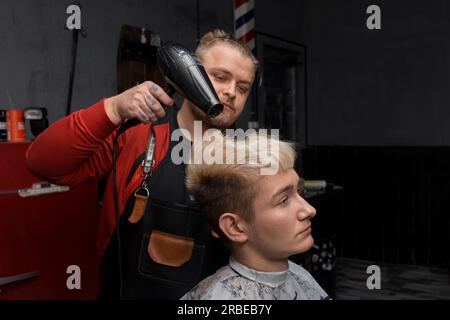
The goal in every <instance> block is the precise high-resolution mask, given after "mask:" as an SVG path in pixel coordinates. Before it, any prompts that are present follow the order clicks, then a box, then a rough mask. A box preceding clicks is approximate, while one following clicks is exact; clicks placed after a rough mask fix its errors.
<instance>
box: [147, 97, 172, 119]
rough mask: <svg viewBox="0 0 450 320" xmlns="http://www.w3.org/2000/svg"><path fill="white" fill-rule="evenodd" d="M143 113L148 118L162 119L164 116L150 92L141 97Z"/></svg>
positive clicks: (164, 113)
mask: <svg viewBox="0 0 450 320" xmlns="http://www.w3.org/2000/svg"><path fill="white" fill-rule="evenodd" d="M142 102H143V104H142V105H143V111H145V113H146V114H148V115H149V116H152V115H155V116H156V117H158V118H162V117H164V116H165V115H166V112H165V110H164V108H163V107H162V105H161V103H160V102H159V101H158V100H157V99H156V98H155V97H153V96H152V95H151V94H150V92H145V93H144V94H143V96H142Z"/></svg>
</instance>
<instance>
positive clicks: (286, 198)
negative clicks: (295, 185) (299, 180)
mask: <svg viewBox="0 0 450 320" xmlns="http://www.w3.org/2000/svg"><path fill="white" fill-rule="evenodd" d="M288 203H289V197H284V198H283V200H281V202H280V203H279V205H280V206H286V205H287V204H288Z"/></svg>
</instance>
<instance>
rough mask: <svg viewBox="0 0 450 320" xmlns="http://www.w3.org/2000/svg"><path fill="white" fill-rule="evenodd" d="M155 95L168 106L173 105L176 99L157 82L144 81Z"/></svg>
mask: <svg viewBox="0 0 450 320" xmlns="http://www.w3.org/2000/svg"><path fill="white" fill-rule="evenodd" d="M143 84H144V85H145V86H146V87H147V89H148V91H149V92H150V93H151V95H152V96H153V97H155V98H156V99H158V100H159V101H161V102H162V103H164V104H165V105H166V106H171V105H172V104H173V103H174V102H175V101H174V100H173V99H172V98H171V97H170V96H169V95H168V94H167V93H166V92H165V91H164V90H163V89H162V88H161V87H160V86H158V85H157V84H156V83H153V82H151V81H146V82H144V83H143Z"/></svg>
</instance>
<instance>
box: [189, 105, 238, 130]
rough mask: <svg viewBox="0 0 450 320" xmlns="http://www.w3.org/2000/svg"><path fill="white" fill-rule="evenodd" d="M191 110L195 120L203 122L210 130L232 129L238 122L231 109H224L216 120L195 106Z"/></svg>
mask: <svg viewBox="0 0 450 320" xmlns="http://www.w3.org/2000/svg"><path fill="white" fill-rule="evenodd" d="M191 110H192V113H193V114H194V117H195V119H197V120H201V121H202V122H203V123H204V124H206V126H207V127H208V128H216V129H219V130H222V131H223V130H225V129H227V128H229V127H231V126H232V125H233V124H234V122H235V121H236V118H235V113H234V111H231V110H230V109H224V110H223V112H222V113H221V114H219V115H218V116H217V117H215V118H210V117H208V116H207V115H206V114H205V113H204V112H203V111H201V110H200V109H199V108H197V107H196V106H194V105H192V107H191Z"/></svg>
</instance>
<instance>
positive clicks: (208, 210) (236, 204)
mask: <svg viewBox="0 0 450 320" xmlns="http://www.w3.org/2000/svg"><path fill="white" fill-rule="evenodd" d="M263 144H265V146H267V150H268V151H271V150H274V149H277V150H278V152H270V154H265V153H264V152H261V151H260V146H261V145H263ZM275 144H276V145H275ZM204 145H205V147H209V148H211V147H217V148H218V149H220V150H221V151H223V152H221V154H222V155H221V159H219V163H212V164H206V163H201V164H189V165H188V166H187V169H186V187H187V190H188V192H189V193H190V194H191V195H192V196H193V197H194V199H195V201H196V203H197V205H198V206H199V208H200V210H201V211H202V212H203V214H204V215H205V216H206V218H207V219H208V221H209V223H210V225H211V227H212V229H213V231H215V232H216V233H218V234H219V235H222V236H223V233H222V232H221V230H220V228H219V218H220V216H221V215H222V214H223V213H225V212H232V213H235V214H238V215H240V216H241V217H242V218H243V219H244V220H246V221H249V222H250V221H251V220H252V218H253V215H254V212H253V211H254V210H253V202H254V199H255V197H256V194H257V193H258V191H259V188H258V183H257V182H258V180H259V179H260V177H261V171H260V170H261V169H262V168H266V167H268V166H271V165H273V164H276V165H277V168H278V170H277V172H278V171H279V170H282V171H286V170H289V169H291V168H293V167H294V162H295V158H296V152H295V149H294V144H292V143H289V142H285V141H281V140H278V138H274V137H271V136H267V135H264V134H258V133H253V134H249V135H246V137H245V139H240V140H239V139H238V140H237V141H235V139H231V138H230V137H227V136H224V135H222V136H221V138H218V137H217V135H216V136H215V139H214V140H213V141H212V142H209V143H205V144H204ZM275 147H277V148H275ZM203 149H205V148H203ZM229 150H232V151H233V155H236V158H237V159H244V160H245V161H241V163H236V161H235V162H234V163H229V161H228V160H229V159H226V157H228V156H229V154H228V152H229ZM220 160H222V161H220ZM233 160H235V159H233ZM277 172H274V173H277Z"/></svg>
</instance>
